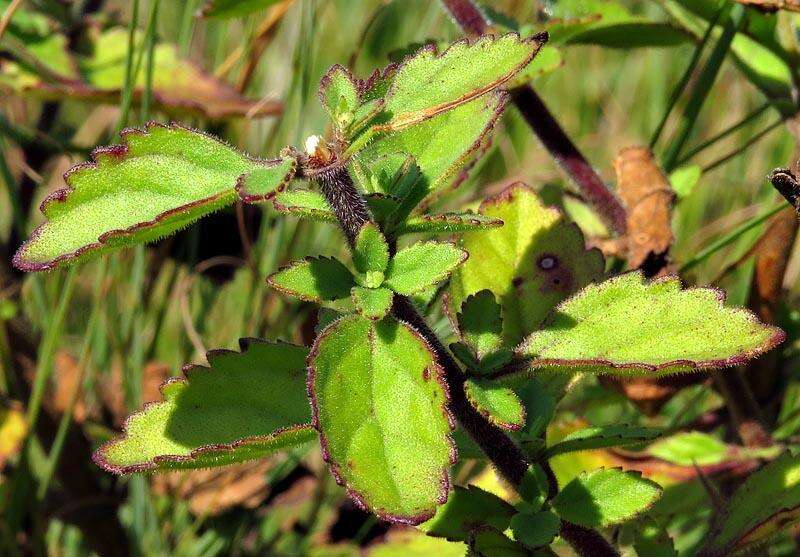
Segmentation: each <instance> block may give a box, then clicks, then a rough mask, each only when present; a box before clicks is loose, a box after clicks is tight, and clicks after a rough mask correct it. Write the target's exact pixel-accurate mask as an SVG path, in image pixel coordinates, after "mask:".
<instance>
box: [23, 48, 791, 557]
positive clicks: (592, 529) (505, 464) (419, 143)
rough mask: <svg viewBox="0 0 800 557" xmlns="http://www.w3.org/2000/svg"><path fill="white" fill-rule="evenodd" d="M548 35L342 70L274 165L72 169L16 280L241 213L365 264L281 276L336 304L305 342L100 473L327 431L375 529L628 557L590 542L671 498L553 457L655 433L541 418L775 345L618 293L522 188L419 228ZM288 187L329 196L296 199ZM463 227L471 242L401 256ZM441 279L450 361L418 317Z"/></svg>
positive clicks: (243, 373) (126, 136)
mask: <svg viewBox="0 0 800 557" xmlns="http://www.w3.org/2000/svg"><path fill="white" fill-rule="evenodd" d="M546 40H547V36H546V35H534V36H532V37H529V38H525V39H522V38H520V37H519V35H516V34H508V35H502V36H499V37H493V36H483V37H481V38H479V39H476V40H475V41H472V42H469V41H459V42H456V43H454V44H453V45H451V46H450V47H449V48H448V49H447V50H445V51H443V52H441V53H440V52H438V51H437V50H436V49H435V48H434V47H425V48H423V49H422V50H420V51H418V52H417V53H415V54H413V55H411V56H409V57H407V58H406V59H405V60H403V62H401V63H400V64H397V65H393V66H389V67H388V68H386V69H384V70H381V71H376V72H375V73H374V74H372V75H371V76H370V77H369V78H368V79H366V80H359V79H356V78H354V77H353V76H352V75H351V73H350V72H349V71H347V70H346V69H344V68H342V67H339V66H335V67H333V68H331V70H330V71H329V72H328V73H327V74H326V75H325V77H324V78H323V79H322V82H321V85H320V90H319V98H320V101H321V102H322V104H323V106H324V108H325V110H326V111H327V113H328V115H329V117H330V122H331V133H330V134H329V135H328V136H326V137H325V138H321V137H319V136H312V137H310V138H309V139H308V140H307V141H306V144H305V146H304V147H305V149H304V150H302V151H301V150H299V149H297V148H294V147H287V148H285V149H284V150H283V151H281V153H280V157H279V158H276V159H259V158H254V157H250V156H247V155H244V154H242V153H239V152H238V151H236V150H235V149H234V148H232V147H231V146H229V145H226V144H224V143H222V142H221V141H219V140H217V139H215V138H213V137H210V136H208V135H206V134H203V133H201V132H197V131H195V130H192V129H190V128H186V127H182V126H180V125H177V124H171V125H160V124H155V123H151V124H148V125H147V126H146V128H145V129H144V130H134V129H129V130H125V131H123V132H122V137H123V141H124V145H121V146H114V147H106V148H100V149H97V150H95V152H94V155H93V158H94V161H93V162H92V163H88V164H84V165H79V166H77V167H75V168H73V169H72V170H71V171H70V172H68V173H67V175H66V181H67V185H68V188H67V189H65V190H61V191H59V192H57V193H56V194H54V195H52V196H51V197H49V198H48V199H46V200H45V202H44V203H43V205H42V211H43V212H44V214H45V215H46V217H47V219H48V220H47V221H46V222H45V223H44V224H43V225H41V226H40V227H39V228H38V229H37V230H36V231H35V232H34V233H33V234H32V236H31V238H30V240H29V241H28V242H27V243H26V244H25V245H24V246H23V247H22V248H20V250H19V251H18V252H17V254H16V255H15V257H14V263H15V265H16V266H17V267H18V268H20V269H23V270H28V271H41V270H48V269H53V268H56V267H58V266H61V265H65V264H69V263H75V262H79V261H84V260H86V259H88V258H89V257H92V256H96V255H98V254H102V253H105V252H107V251H109V250H112V249H114V248H117V247H120V246H129V245H133V244H137V243H141V242H147V241H151V240H154V239H157V238H161V237H163V236H165V235H167V234H170V233H172V232H174V231H176V230H178V229H179V228H182V227H184V226H187V225H188V224H190V223H192V222H194V221H196V220H197V219H199V218H200V217H202V216H205V215H207V214H209V213H211V212H213V211H215V210H217V209H219V208H221V207H223V206H226V205H230V204H233V203H234V202H236V201H237V200H240V201H243V202H245V203H257V202H265V201H270V202H271V203H272V204H273V206H274V207H275V208H276V209H277V210H278V211H281V212H284V213H288V214H296V215H298V216H301V217H304V218H311V219H316V220H320V221H325V222H331V223H336V224H338V226H339V227H340V229H341V231H342V232H343V234H344V238H345V240H346V242H347V244H348V246H349V248H350V249H351V253H352V260H351V265H350V266H348V265H345V264H344V263H342V262H340V261H338V260H336V259H331V258H308V259H304V260H302V261H297V262H295V263H292V264H290V265H288V266H286V267H284V268H282V269H280V270H278V271H277V272H275V273H274V274H272V275H271V276H270V277H269V279H268V283H269V284H270V285H271V286H272V287H273V288H275V289H276V290H278V291H280V292H282V293H284V294H287V295H291V296H295V297H298V298H300V299H302V300H307V301H312V302H316V303H319V304H320V305H322V306H323V307H324V308H326V311H325V312H323V313H321V315H322V317H321V319H320V323H319V325H318V334H317V336H316V339H315V341H314V342H313V345H312V346H311V347H310V348H306V347H302V346H295V345H291V344H286V343H280V342H278V343H272V342H267V341H260V340H259V341H245V342H243V344H242V349H241V351H240V352H233V353H231V352H225V353H220V352H211V353H209V355H208V359H209V363H210V367H209V368H198V367H191V368H189V369H187V370H186V371H185V375H186V377H185V378H184V379H177V380H172V381H169V382H167V383H166V384H165V385H164V386H163V387H162V392H163V395H164V401H163V402H160V403H156V404H153V405H149V406H147V407H146V408H145V409H144V410H142V412H140V413H138V414H134V415H133V416H131V417H130V418H129V420H128V422H127V424H126V428H125V433H124V435H123V436H121V437H119V438H117V439H115V440H113V441H111V442H109V443H107V444H106V445H104V446H103V447H101V448H100V449H99V450H98V451H97V453H96V454H95V460H96V462H97V463H98V464H99V465H100V466H102V467H103V468H105V469H107V470H109V471H112V472H117V473H131V472H140V471H154V470H168V469H187V468H199V467H208V466H214V465H223V464H228V463H232V462H241V461H244V460H248V459H254V458H259V457H262V456H266V455H268V454H271V453H273V452H274V451H276V450H280V449H283V448H286V447H290V446H293V445H298V444H303V443H308V442H310V441H312V440H313V439H314V438H315V437H317V438H318V440H319V442H320V445H321V449H322V452H323V455H324V457H325V460H326V461H327V462H328V465H329V467H330V470H331V472H332V474H333V475H334V477H335V478H336V480H337V482H339V483H340V484H342V485H344V486H345V488H346V489H347V490H348V492H349V494H350V495H351V496H352V497H353V499H354V500H355V501H357V502H358V503H359V504H360V505H361V506H363V507H364V508H366V509H368V510H370V511H371V512H373V513H374V514H376V515H377V516H378V517H380V518H382V519H385V520H389V521H394V522H401V523H408V524H414V525H419V527H420V528H421V529H422V530H424V531H426V532H427V533H428V534H430V535H432V536H440V537H445V538H447V539H450V540H458V541H463V542H465V543H466V544H467V546H468V547H469V548H470V550H471V551H473V552H474V553H475V554H477V555H485V554H488V555H497V554H500V552H501V551H504V552H506V553H507V554H512V555H525V554H530V553H532V552H533V551H534V550H536V549H538V548H542V547H546V546H548V545H549V544H550V543H551V542H552V541H553V539H554V538H555V537H556V536H557V535H560V536H561V537H562V538H564V539H565V540H567V541H568V542H569V543H570V544H571V545H572V546H573V547H574V548H575V549H576V551H578V552H579V553H581V554H586V555H589V554H593V555H594V554H615V549H614V548H613V546H612V545H611V544H610V542H608V541H607V540H606V539H605V538H604V537H603V536H602V535H601V534H600V533H599V532H598V531H597V530H598V529H600V528H605V527H608V526H612V525H617V524H620V523H623V522H625V521H627V520H629V519H631V518H633V517H635V516H638V515H640V514H642V513H643V512H644V511H646V510H647V509H649V508H650V507H651V506H652V505H653V503H654V502H655V501H656V500H657V499H658V497H659V495H660V493H661V488H660V486H659V485H658V484H656V483H655V482H652V481H651V480H648V479H645V478H643V477H642V476H641V475H640V474H638V473H633V472H630V471H624V470H621V469H618V468H605V469H598V470H594V471H592V472H590V473H587V474H584V475H581V476H580V477H578V478H576V479H574V480H572V481H571V482H569V483H567V484H566V485H564V486H561V487H559V485H558V483H557V482H556V479H555V477H554V475H553V473H552V470H551V469H550V466H549V464H548V458H549V457H550V456H553V455H556V454H563V453H566V452H572V451H578V450H583V449H587V448H597V447H603V446H623V445H631V444H633V445H635V444H636V443H641V442H643V441H645V440H652V439H653V438H654V436H655V435H657V432H656V433H654V432H652V431H649V430H644V429H642V428H640V427H633V426H631V427H625V426H619V427H616V428H610V429H602V428H593V429H592V430H587V431H583V432H578V433H577V434H573V435H572V436H570V437H568V438H566V439H564V440H563V441H562V442H561V443H560V444H558V445H553V446H550V447H546V444H545V441H544V438H543V430H544V426H545V425H546V421H547V420H548V419H549V418H548V416H547V413H546V412H544V411H542V410H541V409H542V408H546V407H553V406H554V405H555V404H556V403H557V402H558V401H559V400H560V399H561V398H562V397H563V396H564V395H565V393H566V391H567V390H568V387H569V385H570V384H571V382H572V381H573V380H574V379H575V378H576V377H577V376H579V375H581V374H611V375H639V376H654V375H660V374H666V373H678V372H688V371H696V370H700V369H716V368H723V367H729V366H733V365H736V364H739V363H743V362H746V361H748V360H750V359H752V358H755V357H756V356H759V355H760V354H763V353H764V352H766V351H768V350H770V349H771V348H773V347H775V346H776V345H777V344H778V343H780V342H781V341H782V339H783V332H782V331H781V330H780V329H778V328H776V327H772V326H768V325H765V324H762V323H760V322H759V321H758V320H757V319H756V318H755V316H754V315H752V314H751V313H749V312H748V311H746V310H741V309H733V308H728V307H724V306H723V305H722V296H721V294H720V292H719V291H716V290H713V289H703V288H694V289H686V290H684V289H682V288H681V285H680V283H679V281H678V280H677V279H675V278H664V279H659V280H654V281H648V280H645V279H644V278H643V276H642V275H641V274H640V273H639V272H632V273H628V274H623V275H619V276H615V277H610V278H609V277H606V270H605V265H604V261H603V257H602V255H601V254H600V253H599V251H597V250H587V249H586V248H585V247H584V241H583V236H582V234H581V233H580V231H579V230H578V229H577V227H575V226H574V225H573V224H572V223H569V222H567V221H566V220H565V218H564V217H563V216H562V215H561V214H560V213H559V212H558V211H556V210H555V209H552V208H548V207H547V206H545V205H544V204H543V202H542V201H541V200H540V198H539V197H538V195H537V194H536V193H535V192H534V190H533V189H531V188H530V187H528V186H525V185H522V184H516V185H513V186H511V187H509V188H507V189H506V190H504V191H503V192H502V193H500V194H498V195H495V196H493V197H490V198H488V199H486V200H484V202H483V203H482V204H481V207H480V209H479V211H478V213H473V212H469V211H466V212H462V213H444V214H436V213H430V212H426V211H428V209H429V207H430V206H431V204H432V203H433V201H434V200H435V199H436V198H438V197H439V196H440V195H442V194H443V193H445V192H446V189H447V186H448V185H449V184H450V183H452V182H453V179H454V177H456V176H457V175H458V173H459V172H462V171H464V169H465V168H468V167H469V165H470V164H472V163H474V161H475V160H476V159H477V158H478V157H479V156H480V155H481V154H482V152H483V150H484V149H485V148H486V146H487V144H488V141H489V134H490V133H491V131H492V128H493V126H494V124H495V122H496V120H497V118H498V117H499V115H500V114H501V113H502V111H503V109H504V107H505V105H506V102H507V100H508V94H507V93H506V92H505V91H504V90H503V87H504V85H506V84H510V83H511V82H512V80H513V79H514V78H515V76H517V75H518V74H519V73H520V72H523V71H525V70H526V68H527V67H528V66H529V64H530V63H531V61H532V60H533V58H534V56H535V55H536V54H537V52H538V51H539V49H540V48H541V47H542V46H543V44H544V43H545V41H546ZM296 181H307V182H312V183H315V184H317V185H318V186H319V190H318V191H317V190H310V189H300V188H297V187H294V186H293V187H292V188H291V189H287V187H288V186H289V185H290V184H293V183H294V182H296ZM453 233H458V234H463V235H464V236H463V237H462V238H461V239H460V240H459V241H458V242H457V243H450V242H440V241H433V240H423V241H421V242H417V243H413V244H406V243H405V237H406V236H408V235H410V234H426V235H436V234H440V235H441V234H453ZM448 279H449V280H448ZM443 283H445V284H446V300H445V302H444V306H445V308H446V310H447V313H448V315H449V317H450V321H451V324H452V326H453V330H454V331H455V337H456V339H455V342H453V343H452V344H451V345H450V347H449V349H448V348H447V347H445V345H444V342H443V340H442V339H441V338H440V336H438V335H437V334H436V333H434V331H433V330H432V329H431V327H430V326H429V324H428V323H427V321H426V319H425V317H424V316H423V312H422V311H421V309H424V308H429V307H431V306H432V305H435V304H436V302H437V301H438V299H439V296H438V295H439V294H440V291H441V290H442V287H441V285H442V284H443ZM308 399H310V407H309V405H308V403H307V400H308ZM539 418H544V421H545V423H542V421H541V420H539ZM457 426H458V427H459V428H461V430H463V431H464V432H466V433H467V434H468V436H469V438H471V441H470V440H469V439H466V438H464V436H459V435H458V433H459V432H454V429H455V428H456V427H457ZM456 439H459V440H460V444H461V449H462V450H463V451H465V452H466V451H469V450H470V443H474V444H477V445H478V447H479V448H480V449H481V450H482V451H483V452H484V453H485V455H486V456H487V457H488V459H489V460H490V461H491V463H492V464H493V465H494V466H495V467H496V469H497V470H498V471H499V472H500V474H501V475H502V476H503V477H504V478H505V479H506V480H507V481H508V482H509V484H511V485H512V486H513V487H514V490H515V491H516V493H517V494H518V499H516V500H515V501H513V503H514V504H513V505H512V504H510V502H508V501H504V500H502V499H501V498H499V497H497V496H496V495H492V494H490V493H488V492H484V491H482V490H479V489H477V488H462V487H459V486H455V487H454V486H452V485H451V483H452V482H451V472H450V470H451V467H452V466H453V465H455V464H456V462H457V458H458V454H459V451H458V447H457V442H456ZM757 518H760V517H759V516H757V517H756V518H754V519H753V520H756V519H757ZM748 524H749V523H748ZM509 529H510V530H511V534H512V535H511V537H509V536H508V535H507V534H506V531H507V530H509ZM739 534H741V532H739V531H736V532H735V533H734V534H729V533H728V532H727V531H725V530H724V529H721V530H720V533H718V535H717V536H716V537H714V538H713V539H712V540H711V543H713V544H717V546H714V547H729V546H730V544H731V543H732V542H731V541H730V540H734V541H735V540H737V539H738V538H737V537H736V536H737V535H739ZM504 554H505V553H504Z"/></svg>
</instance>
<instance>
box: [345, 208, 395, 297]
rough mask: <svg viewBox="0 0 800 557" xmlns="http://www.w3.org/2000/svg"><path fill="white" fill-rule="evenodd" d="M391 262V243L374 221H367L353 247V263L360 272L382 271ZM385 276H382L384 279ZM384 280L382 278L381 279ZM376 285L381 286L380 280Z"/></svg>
mask: <svg viewBox="0 0 800 557" xmlns="http://www.w3.org/2000/svg"><path fill="white" fill-rule="evenodd" d="M388 264H389V244H387V243H386V238H384V237H383V234H381V231H380V230H378V227H377V226H376V225H375V224H373V223H367V224H365V225H364V226H363V227H361V230H360V231H359V232H358V236H357V237H356V245H355V247H354V249H353V265H354V266H355V268H356V271H358V272H359V273H363V274H367V273H370V272H372V273H381V275H382V274H383V272H384V271H385V270H386V266H387V265H388ZM382 278H383V277H381V279H382ZM381 282H382V280H381ZM369 286H372V287H373V288H374V287H377V286H380V282H378V284H375V285H369Z"/></svg>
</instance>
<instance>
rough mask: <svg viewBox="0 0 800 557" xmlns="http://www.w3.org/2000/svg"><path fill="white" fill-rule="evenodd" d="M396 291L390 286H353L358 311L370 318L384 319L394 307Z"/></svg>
mask: <svg viewBox="0 0 800 557" xmlns="http://www.w3.org/2000/svg"><path fill="white" fill-rule="evenodd" d="M393 299H394V293H393V292H392V291H391V290H389V289H388V288H362V287H361V286H356V287H355V288H353V303H354V304H355V307H356V311H358V312H359V313H360V314H361V315H363V316H364V317H366V318H368V319H383V317H385V316H386V314H387V313H389V310H390V309H392V300H393Z"/></svg>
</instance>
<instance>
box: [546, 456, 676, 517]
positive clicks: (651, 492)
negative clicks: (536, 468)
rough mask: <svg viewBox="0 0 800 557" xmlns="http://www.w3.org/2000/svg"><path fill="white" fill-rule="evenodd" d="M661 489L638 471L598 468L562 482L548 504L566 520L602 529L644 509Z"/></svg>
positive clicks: (653, 500) (656, 497)
mask: <svg viewBox="0 0 800 557" xmlns="http://www.w3.org/2000/svg"><path fill="white" fill-rule="evenodd" d="M661 492H662V489H661V486H659V485H658V484H657V483H655V482H653V481H650V480H648V479H645V478H643V477H642V476H641V474H640V473H639V472H628V471H623V470H621V469H619V468H608V469H606V468H600V469H598V470H593V471H591V472H584V473H583V474H581V475H580V476H578V477H577V478H575V479H574V480H572V481H571V482H569V483H568V484H567V485H565V486H564V488H563V489H562V490H561V491H559V493H558V495H556V496H555V498H554V499H553V500H552V501H551V505H552V507H553V510H554V511H555V512H556V513H557V514H558V515H559V516H560V517H561V518H562V519H564V520H566V521H568V522H574V523H575V524H580V525H581V526H586V527H587V528H605V527H606V526H611V525H613V524H619V523H620V522H625V521H626V520H629V519H631V518H633V517H635V516H636V515H638V514H641V513H642V512H644V511H646V510H647V509H649V508H650V506H651V505H652V504H653V503H655V501H656V499H658V498H659V497H660V496H661Z"/></svg>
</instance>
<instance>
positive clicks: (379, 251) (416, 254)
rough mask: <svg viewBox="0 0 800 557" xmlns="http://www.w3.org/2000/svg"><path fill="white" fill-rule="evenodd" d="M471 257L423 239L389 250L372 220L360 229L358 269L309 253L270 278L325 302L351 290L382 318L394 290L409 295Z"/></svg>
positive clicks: (366, 311)
mask: <svg viewBox="0 0 800 557" xmlns="http://www.w3.org/2000/svg"><path fill="white" fill-rule="evenodd" d="M466 258H467V253H466V252H465V251H464V250H462V249H460V248H457V247H456V246H454V245H453V244H449V243H439V242H419V243H417V244H413V245H411V246H409V247H407V248H403V249H401V250H400V251H398V252H397V254H395V256H394V257H391V258H390V256H389V246H388V244H387V242H386V239H385V238H384V237H383V234H381V232H380V230H378V227H377V226H376V225H374V224H372V223H369V224H367V225H365V226H364V227H363V228H362V229H361V230H360V232H359V234H358V236H357V238H356V243H355V247H354V250H353V265H354V267H355V268H356V271H357V273H356V274H355V275H353V274H352V273H351V272H350V271H349V270H348V269H347V267H345V266H344V264H342V263H341V262H339V261H337V260H336V259H328V258H307V259H304V260H303V261H297V262H294V263H291V264H290V265H288V266H287V267H285V268H283V269H281V270H279V271H278V272H276V273H274V274H272V275H270V277H269V278H268V279H267V282H268V283H269V284H270V286H272V287H273V288H275V289H276V290H279V291H281V292H284V293H285V294H289V295H291V296H295V297H297V298H300V299H302V300H308V301H316V302H326V301H335V300H340V299H343V298H347V297H349V296H352V299H353V302H354V304H355V307H356V310H357V311H358V312H359V313H361V314H362V315H364V316H365V317H368V318H370V319H381V318H382V317H384V316H385V315H386V314H387V313H388V311H389V309H390V308H391V305H392V299H393V293H397V294H401V295H405V296H410V295H413V294H416V293H418V292H420V291H422V290H425V289H426V288H429V287H430V286H433V285H434V284H436V283H438V282H441V281H442V280H444V279H445V278H447V276H448V275H449V274H450V273H451V272H452V270H453V269H454V268H456V267H457V266H458V265H459V264H461V263H462V262H463V261H464V260H465V259H466Z"/></svg>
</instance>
